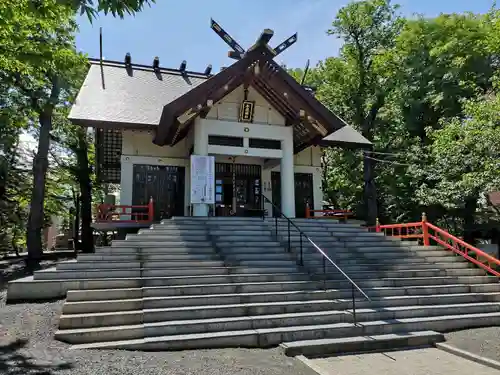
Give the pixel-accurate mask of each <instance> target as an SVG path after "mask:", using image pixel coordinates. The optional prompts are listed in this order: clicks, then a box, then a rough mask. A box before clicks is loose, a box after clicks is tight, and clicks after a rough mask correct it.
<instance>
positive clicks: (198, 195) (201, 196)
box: [191, 155, 215, 204]
mask: <svg viewBox="0 0 500 375" xmlns="http://www.w3.org/2000/svg"><path fill="white" fill-rule="evenodd" d="M199 203H205V204H214V203H215V157H214V156H201V155H191V204H199Z"/></svg>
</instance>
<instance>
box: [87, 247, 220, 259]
mask: <svg viewBox="0 0 500 375" xmlns="http://www.w3.org/2000/svg"><path fill="white" fill-rule="evenodd" d="M77 259H78V262H126V261H129V262H133V261H136V260H143V261H172V262H174V261H193V262H196V261H209V260H217V259H219V256H218V255H217V254H216V253H215V252H214V251H213V252H212V253H198V254H197V253H194V254H193V253H185V254H182V253H177V254H176V253H174V254H168V253H165V252H161V250H160V251H159V252H156V253H149V254H140V253H138V254H132V253H126V254H114V253H113V254H110V255H102V254H80V255H78V258H77Z"/></svg>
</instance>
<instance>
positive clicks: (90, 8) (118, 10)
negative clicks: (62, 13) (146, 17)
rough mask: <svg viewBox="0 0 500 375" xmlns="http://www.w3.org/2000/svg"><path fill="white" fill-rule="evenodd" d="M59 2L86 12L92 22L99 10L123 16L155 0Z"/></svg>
mask: <svg viewBox="0 0 500 375" xmlns="http://www.w3.org/2000/svg"><path fill="white" fill-rule="evenodd" d="M59 2H60V3H62V4H65V5H67V6H72V7H73V8H74V9H76V10H79V11H80V14H86V15H87V17H88V18H89V21H90V22H92V20H93V19H94V18H96V17H97V14H98V13H99V12H103V13H104V14H108V13H111V14H112V15H113V17H120V18H124V17H125V14H129V15H134V14H135V13H137V12H140V11H141V10H143V9H144V7H145V6H146V5H149V6H151V4H154V3H155V2H156V0H59ZM94 3H96V4H97V5H94Z"/></svg>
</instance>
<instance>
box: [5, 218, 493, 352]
mask: <svg viewBox="0 0 500 375" xmlns="http://www.w3.org/2000/svg"><path fill="white" fill-rule="evenodd" d="M294 223H296V225H297V226H298V227H299V228H301V230H302V231H303V232H304V233H306V234H307V235H308V236H309V237H310V238H311V239H312V240H313V241H314V242H315V243H316V244H317V245H319V247H320V248H321V249H323V251H325V252H326V253H327V254H328V255H329V256H330V257H331V258H332V259H333V260H334V261H335V262H336V263H337V264H338V265H339V266H340V267H341V268H342V270H343V271H344V272H345V273H347V274H348V275H349V277H351V278H352V279H353V280H355V282H356V283H357V284H358V285H359V286H360V287H361V288H362V289H363V291H364V292H365V293H366V294H367V295H368V296H369V297H370V299H371V301H368V300H366V299H365V298H363V297H362V296H361V294H360V293H359V292H356V293H355V298H356V303H355V307H356V324H354V319H353V318H354V316H353V310H352V308H353V305H352V288H351V284H350V283H349V282H348V281H346V279H345V278H344V277H343V276H342V275H341V274H340V272H338V270H337V269H335V268H334V267H333V266H332V265H331V264H329V262H326V263H325V267H324V268H323V257H322V256H321V255H320V254H319V253H318V251H317V249H315V248H314V246H313V245H311V244H310V243H309V241H308V240H306V239H305V238H304V236H302V247H303V266H302V265H300V264H299V262H298V260H299V259H300V237H301V236H300V234H299V232H298V230H296V228H294V227H292V228H291V232H292V235H291V236H290V251H289V246H288V224H287V222H286V221H284V220H278V236H276V235H275V227H274V225H275V220H274V219H266V220H265V221H264V220H262V219H260V218H174V219H171V220H165V221H163V222H162V223H161V224H155V225H153V226H152V227H151V228H150V229H142V230H140V231H139V233H138V234H136V235H128V236H127V238H126V240H124V241H113V243H112V246H111V247H107V248H98V249H97V250H96V253H95V254H82V255H79V256H78V260H77V261H71V262H63V263H60V264H58V266H57V267H56V268H55V269H52V270H46V271H39V272H36V273H35V275H34V277H32V278H27V279H25V280H21V281H19V282H16V283H12V284H11V285H9V294H8V298H9V300H14V299H26V297H27V296H28V295H29V293H28V292H27V288H30V287H31V289H30V290H31V293H32V294H31V295H32V296H34V297H36V296H37V295H36V294H35V295H33V293H34V292H33V291H35V292H36V291H39V292H40V294H38V297H39V298H43V297H47V296H48V294H51V295H52V296H56V295H57V296H61V295H65V294H67V299H66V302H65V304H64V307H63V313H62V315H61V318H60V323H59V330H58V331H57V333H56V337H57V338H58V339H59V340H62V341H65V342H68V343H71V344H74V345H75V347H77V348H120V349H130V350H180V349H189V348H217V347H240V346H241V347H271V346H276V345H279V344H281V345H282V346H283V348H284V350H285V352H286V353H287V354H289V355H296V354H306V355H317V354H322V353H335V352H346V351H358V350H373V349H379V348H387V347H391V348H393V347H399V346H404V347H406V346H419V345H426V344H430V343H433V342H436V341H440V340H443V336H442V335H441V334H440V332H444V331H448V330H453V329H462V328H470V327H478V326H489V325H495V324H500V284H499V283H498V278H495V277H488V276H486V275H485V274H484V272H483V271H481V270H478V269H475V268H471V267H470V265H469V263H467V262H466V261H464V260H463V259H462V258H460V257H456V256H454V255H453V254H452V253H450V252H447V251H444V250H442V249H440V248H437V247H423V246H415V245H414V244H413V243H406V242H401V241H395V240H392V239H388V238H386V237H383V236H381V235H380V234H377V233H368V232H367V231H366V230H365V229H363V228H362V227H360V226H359V225H353V224H339V223H337V222H336V221H334V220H329V219H318V220H305V219H303V220H301V219H294ZM323 269H325V271H326V273H324V272H323ZM66 291H67V293H66ZM44 293H45V294H44ZM438 332H439V333H438Z"/></svg>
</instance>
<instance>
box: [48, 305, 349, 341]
mask: <svg viewBox="0 0 500 375" xmlns="http://www.w3.org/2000/svg"><path fill="white" fill-rule="evenodd" d="M345 316H346V313H345V312H343V311H335V310H333V311H317V312H304V313H295V314H273V315H257V316H237V317H224V318H211V319H199V320H174V321H168V322H153V323H144V324H142V325H124V326H121V327H120V329H117V327H113V326H111V327H106V328H104V329H103V328H100V329H97V330H96V329H95V328H80V329H68V330H59V331H58V332H57V333H56V336H57V338H58V339H59V340H61V341H65V342H70V343H73V344H83V343H91V342H95V341H111V340H113V341H114V340H130V339H134V338H140V337H141V336H142V335H144V336H145V337H157V336H166V335H179V334H193V333H205V332H207V333H211V332H217V331H235V330H250V329H270V328H279V327H287V326H300V325H313V324H335V323H341V322H343V321H344V318H345ZM141 328H142V330H143V331H142V332H140V331H138V330H140V329H141ZM138 333H139V334H138ZM141 333H142V335H141Z"/></svg>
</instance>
